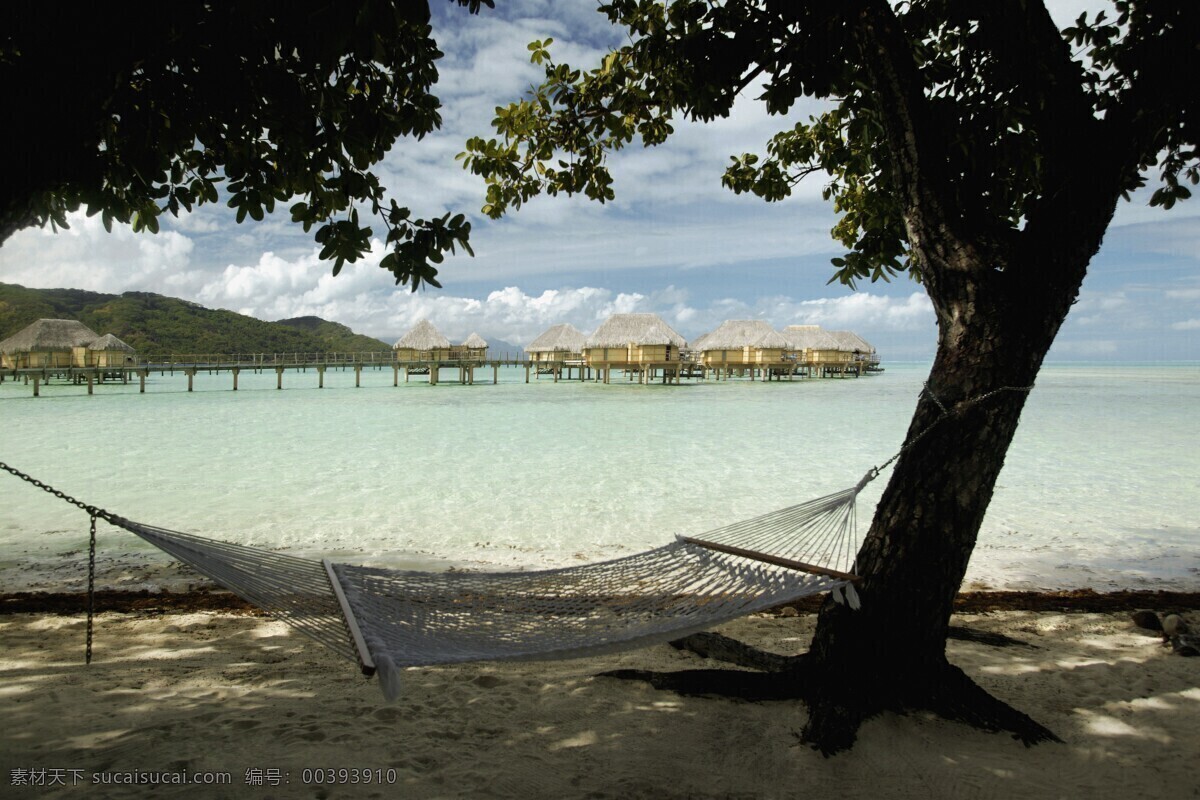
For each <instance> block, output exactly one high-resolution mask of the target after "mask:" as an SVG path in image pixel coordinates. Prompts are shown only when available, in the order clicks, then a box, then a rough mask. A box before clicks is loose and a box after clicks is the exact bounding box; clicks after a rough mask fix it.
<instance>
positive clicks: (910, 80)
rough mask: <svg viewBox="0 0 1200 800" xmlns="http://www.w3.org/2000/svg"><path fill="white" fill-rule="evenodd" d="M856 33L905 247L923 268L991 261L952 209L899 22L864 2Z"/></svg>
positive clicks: (879, 0) (879, 4)
mask: <svg viewBox="0 0 1200 800" xmlns="http://www.w3.org/2000/svg"><path fill="white" fill-rule="evenodd" d="M855 37H856V38H857V40H858V42H859V49H860V52H861V55H862V57H863V61H864V64H865V66H866V71H867V74H868V76H869V78H870V81H871V85H872V89H873V93H872V100H873V101H874V105H875V107H876V109H877V110H878V112H879V114H880V118H881V122H882V124H883V128H884V131H885V140H886V144H887V149H888V152H889V154H890V156H891V161H892V180H893V182H894V184H895V189H896V191H898V192H899V193H900V194H901V196H902V197H903V202H904V219H905V227H906V229H907V232H908V240H909V245H910V247H911V248H912V252H913V255H914V257H915V258H916V260H917V261H918V262H919V263H920V264H921V266H922V268H923V270H925V271H939V270H940V271H949V272H971V273H974V272H977V271H978V270H979V268H980V265H982V264H985V263H992V262H994V261H995V260H996V259H994V258H992V257H990V254H985V253H983V252H981V250H980V247H979V245H978V243H977V240H975V239H973V237H971V236H968V235H967V234H966V231H965V230H964V228H965V227H966V226H964V225H963V224H962V221H961V220H960V219H956V218H955V215H954V214H953V213H952V212H951V211H950V209H951V208H953V203H952V202H951V197H952V193H951V192H950V191H949V187H948V186H947V180H948V176H947V175H946V174H945V170H944V169H943V168H942V166H941V165H942V163H944V158H942V157H941V156H940V154H939V150H940V149H941V148H940V143H941V141H942V138H941V136H940V134H939V133H938V131H937V128H936V126H935V125H934V124H933V116H932V114H931V113H930V110H929V105H928V99H927V98H926V97H925V93H924V87H923V85H922V82H921V78H920V75H919V74H918V72H917V66H916V63H915V60H914V57H913V53H912V49H911V46H910V43H909V40H908V39H907V38H906V36H905V35H904V32H903V31H902V30H901V25H900V21H899V20H898V19H897V18H896V14H895V12H894V11H893V10H892V8H891V6H890V5H889V4H888V3H887V2H886V0H869V2H866V3H864V5H863V9H862V11H861V12H860V14H859V18H858V25H857V28H856V30H855Z"/></svg>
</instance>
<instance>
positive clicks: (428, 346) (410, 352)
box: [392, 319, 486, 361]
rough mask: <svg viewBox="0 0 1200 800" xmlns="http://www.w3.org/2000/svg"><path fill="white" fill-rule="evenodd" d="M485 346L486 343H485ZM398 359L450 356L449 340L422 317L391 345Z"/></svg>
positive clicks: (410, 359) (413, 359)
mask: <svg viewBox="0 0 1200 800" xmlns="http://www.w3.org/2000/svg"><path fill="white" fill-rule="evenodd" d="M485 346H486V345H485ZM392 349H393V350H395V351H396V359H397V360H399V361H427V360H432V359H439V358H445V359H448V358H450V340H449V339H447V338H446V337H445V336H442V334H441V333H440V332H439V331H438V329H437V328H435V327H434V325H433V323H432V322H430V321H429V320H427V319H423V320H421V321H420V322H418V323H417V324H416V325H414V326H413V327H412V330H410V331H409V332H408V333H406V334H404V335H403V336H401V337H400V339H398V340H397V341H396V344H394V345H392Z"/></svg>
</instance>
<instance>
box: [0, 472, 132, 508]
mask: <svg viewBox="0 0 1200 800" xmlns="http://www.w3.org/2000/svg"><path fill="white" fill-rule="evenodd" d="M0 469H2V470H4V471H5V472H8V473H11V474H13V475H16V476H17V477H18V478H20V479H21V480H23V481H25V482H26V483H31V484H33V485H34V486H36V487H38V488H39V489H41V490H42V491H45V492H49V493H50V494H52V495H54V496H55V497H57V498H58V499H59V500H65V501H66V502H68V503H70V504H71V505H73V506H76V507H77V508H81V509H83V510H84V511H86V512H88V513H89V514H91V515H93V516H95V517H99V518H100V519H102V520H104V521H105V522H111V521H112V520H113V519H116V515H115V514H112V513H110V512H108V511H105V510H104V509H102V508H97V507H96V506H90V505H88V504H87V503H85V502H83V501H82V500H76V499H75V498H74V497H71V495H69V494H67V493H66V492H62V491H60V490H58V489H55V488H54V487H53V486H50V485H49V484H45V483H42V482H41V481H39V480H38V479H37V478H35V477H33V476H32V475H26V474H25V473H24V472H21V470H19V469H17V468H16V467H10V466H9V465H8V464H5V463H4V462H3V461H0Z"/></svg>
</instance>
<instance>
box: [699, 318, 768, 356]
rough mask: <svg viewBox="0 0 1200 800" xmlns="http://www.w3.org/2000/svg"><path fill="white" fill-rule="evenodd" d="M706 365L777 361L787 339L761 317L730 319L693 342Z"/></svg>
mask: <svg viewBox="0 0 1200 800" xmlns="http://www.w3.org/2000/svg"><path fill="white" fill-rule="evenodd" d="M692 349H693V350H694V351H696V352H698V353H700V360H701V361H702V362H703V363H704V364H709V365H712V364H763V363H778V362H780V361H782V360H783V357H784V353H785V352H787V350H788V340H787V338H786V337H785V336H784V335H783V334H781V333H780V332H779V331H777V330H775V329H774V328H772V327H771V325H770V323H768V322H765V321H763V320H761V319H731V320H726V321H725V322H722V323H721V325H720V326H719V327H718V328H717V329H716V330H715V331H712V332H711V333H706V334H705V335H704V336H701V337H700V338H699V339H697V340H696V341H695V342H693V343H692Z"/></svg>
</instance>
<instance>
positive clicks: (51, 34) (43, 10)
mask: <svg viewBox="0 0 1200 800" xmlns="http://www.w3.org/2000/svg"><path fill="white" fill-rule="evenodd" d="M451 2H457V3H458V5H461V6H465V7H468V8H469V10H470V11H471V12H477V11H478V10H479V7H480V5H481V4H486V5H488V6H491V5H492V2H491V0H451ZM113 14H114V9H113V7H112V6H110V5H108V4H79V5H76V6H72V7H71V9H70V12H69V14H64V12H63V10H62V9H61V7H60V6H58V5H56V4H53V3H45V2H40V3H39V2H26V1H24V0H13V2H11V3H6V4H4V8H3V10H2V11H0V20H2V25H0V86H2V87H3V89H0V91H2V92H3V102H4V107H5V109H6V111H7V116H8V119H9V121H10V124H8V125H6V126H4V128H5V132H4V134H2V135H3V136H4V137H6V141H5V142H4V144H5V145H6V146H5V148H4V150H5V152H6V153H8V154H9V155H10V158H12V159H13V161H15V168H14V170H13V172H12V174H11V175H10V176H6V184H7V185H6V186H5V187H4V189H2V190H0V192H2V194H0V221H2V222H3V225H2V226H0V241H2V240H3V238H7V236H8V235H10V234H11V233H12V232H13V231H15V230H17V229H19V228H20V227H24V226H26V225H42V224H45V223H47V222H49V223H50V224H51V225H52V226H56V227H62V228H65V227H67V221H66V215H67V213H68V212H70V211H73V210H75V209H78V208H79V207H81V206H82V207H84V208H86V209H87V213H88V214H89V215H94V214H100V216H101V219H102V220H103V222H104V226H105V228H107V229H110V230H111V226H112V223H113V221H114V220H115V221H119V222H127V223H130V224H131V225H132V226H133V228H134V229H135V230H147V231H151V232H153V231H157V230H158V227H159V218H160V216H161V215H162V214H163V213H168V212H169V213H170V214H172V215H176V216H177V215H178V214H179V213H180V211H181V210H184V211H191V210H192V208H193V207H195V206H198V205H203V204H205V203H216V202H218V201H219V199H221V197H222V193H221V192H219V191H218V188H219V187H221V185H222V184H223V195H224V197H225V198H227V199H226V203H227V204H228V205H229V207H231V208H233V209H234V210H235V211H236V218H237V221H238V222H239V223H240V222H242V221H244V220H245V219H246V218H247V217H249V218H250V219H253V220H261V219H263V217H264V215H265V214H267V213H270V212H272V211H273V210H274V209H275V206H276V204H277V203H285V202H290V203H292V205H291V218H292V220H293V221H295V222H297V223H299V224H300V225H302V226H303V228H304V230H305V231H310V230H311V229H312V228H314V227H316V233H315V237H316V241H317V242H318V243H319V244H320V245H321V258H322V259H329V260H332V261H333V271H334V273H335V274H336V273H337V272H338V271H339V270H340V269H341V268H342V266H343V264H344V263H345V262H347V261H350V262H353V261H356V260H357V259H358V258H360V257H362V256H363V255H364V254H365V253H366V252H367V251H368V250H369V248H370V238H371V235H372V228H371V226H370V222H371V220H372V218H373V219H374V220H377V221H378V222H381V223H382V225H383V227H384V228H385V229H386V235H385V239H386V243H387V246H388V248H389V251H390V252H389V253H388V254H387V255H386V256H385V257H384V259H383V263H382V266H383V267H385V268H387V269H389V270H391V271H392V272H393V273H394V274H395V276H396V282H397V283H410V284H411V286H412V288H413V289H414V290H415V289H416V288H417V287H418V286H420V285H421V284H422V283H423V282H424V283H429V284H431V285H434V286H437V285H439V284H438V283H437V280H436V278H435V276H436V274H437V269H436V266H435V265H436V264H438V263H440V262H441V261H442V260H443V255H442V254H443V253H444V252H447V251H450V252H454V250H455V248H456V247H462V248H464V249H466V250H467V251H468V252H470V247H469V245H468V237H469V235H470V230H471V226H470V223H469V222H467V221H466V218H465V217H464V216H463V215H461V214H459V215H457V216H453V217H451V216H450V215H449V214H446V215H444V216H441V217H436V218H431V219H422V218H416V217H414V216H413V215H412V213H411V212H410V210H409V209H408V208H405V207H402V206H400V205H399V204H398V203H397V202H396V201H395V200H394V199H389V198H387V197H386V196H385V191H384V188H383V187H382V186H381V185H380V182H379V178H378V177H377V176H376V175H375V174H374V173H373V172H372V171H371V167H372V165H374V164H376V163H378V162H379V161H380V160H381V159H382V158H383V157H384V155H385V154H386V153H387V152H388V150H389V149H390V148H391V146H392V144H393V143H394V142H395V141H396V140H397V138H398V137H401V136H412V137H416V138H418V139H420V138H421V137H423V136H424V135H425V134H427V133H429V132H430V131H432V130H434V129H435V128H437V127H438V126H439V125H440V123H441V117H440V115H439V111H438V109H439V102H438V99H437V98H436V97H435V96H433V94H431V88H432V86H433V84H434V83H435V81H436V80H437V76H438V73H437V69H436V67H435V62H436V61H437V59H439V58H440V57H441V56H442V53H441V52H440V51H439V50H438V48H437V44H436V42H435V41H434V39H433V38H432V32H431V29H430V26H429V9H428V5H427V2H426V0H391V1H389V0H354V1H353V2H332V0H286V2H285V1H284V0H261V1H260V2H254V3H212V2H205V1H202V0H178V2H172V3H167V4H165V5H162V6H161V7H156V8H155V9H154V11H153V13H145V12H143V11H138V10H136V9H127V13H126V14H124V15H123V16H122V17H121V19H120V20H119V21H118V22H119V25H118V26H117V27H115V28H114V27H113V26H112V22H113V20H112V16H113ZM106 31H108V32H111V33H104V32H106Z"/></svg>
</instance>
